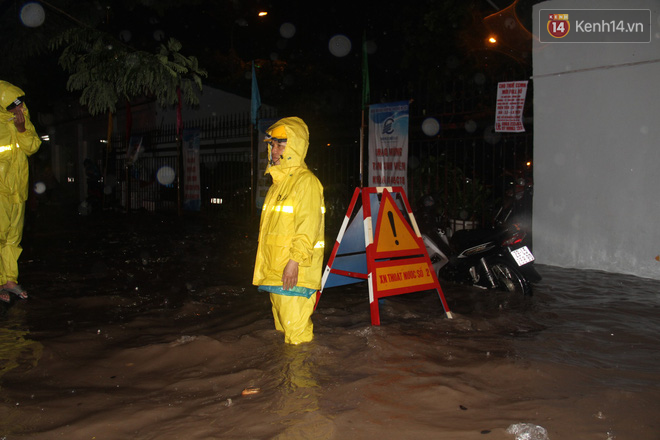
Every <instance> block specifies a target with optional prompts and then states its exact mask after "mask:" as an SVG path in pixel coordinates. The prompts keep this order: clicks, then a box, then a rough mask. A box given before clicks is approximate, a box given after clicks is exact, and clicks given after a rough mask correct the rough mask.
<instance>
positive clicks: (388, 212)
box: [387, 211, 399, 245]
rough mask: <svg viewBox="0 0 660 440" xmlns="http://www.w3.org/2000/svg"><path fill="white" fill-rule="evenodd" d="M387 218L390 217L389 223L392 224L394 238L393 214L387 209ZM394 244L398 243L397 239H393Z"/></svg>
mask: <svg viewBox="0 0 660 440" xmlns="http://www.w3.org/2000/svg"><path fill="white" fill-rule="evenodd" d="M387 218H389V219H390V225H392V232H394V238H396V227H395V226H394V214H392V211H387ZM394 243H395V244H397V245H398V244H399V240H394Z"/></svg>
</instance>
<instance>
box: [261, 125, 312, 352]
mask: <svg viewBox="0 0 660 440" xmlns="http://www.w3.org/2000/svg"><path fill="white" fill-rule="evenodd" d="M266 141H267V142H268V144H269V146H268V167H267V168H266V174H270V175H271V176H272V178H273V185H272V186H271V187H270V189H269V190H268V194H267V195H266V199H265V201H264V206H263V210H262V212H261V223H260V226H259V246H258V248H257V258H256V261H255V266H254V278H253V280H252V283H253V284H254V285H257V286H259V290H262V291H266V292H270V300H271V303H272V305H273V317H274V319H275V328H276V329H277V330H279V331H283V332H284V341H285V342H286V343H288V344H300V343H302V342H309V341H311V340H312V338H313V325H312V319H311V316H312V312H313V311H314V305H315V303H316V294H317V291H318V290H319V289H320V288H321V275H322V273H321V272H322V266H323V250H324V249H323V248H324V241H323V240H324V230H325V223H324V211H325V207H324V205H323V186H322V185H321V182H319V180H318V179H317V178H316V176H314V173H312V172H311V171H310V170H309V169H308V168H307V165H306V164H305V156H306V155H307V149H308V147H309V130H308V128H307V125H306V124H305V123H304V122H303V120H302V119H300V118H297V117H289V118H284V119H280V120H279V121H277V122H276V123H275V124H273V125H272V126H271V127H270V128H269V129H268V131H267V138H266Z"/></svg>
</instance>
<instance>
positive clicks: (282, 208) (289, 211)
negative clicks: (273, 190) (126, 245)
mask: <svg viewBox="0 0 660 440" xmlns="http://www.w3.org/2000/svg"><path fill="white" fill-rule="evenodd" d="M273 211H277V212H280V211H281V212H286V213H287V214H293V206H282V205H278V206H273Z"/></svg>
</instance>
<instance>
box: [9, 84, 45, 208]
mask: <svg viewBox="0 0 660 440" xmlns="http://www.w3.org/2000/svg"><path fill="white" fill-rule="evenodd" d="M24 95H25V93H23V90H21V89H19V88H18V87H16V86H14V85H12V84H10V83H8V82H6V81H0V195H2V196H5V197H6V198H7V199H9V200H10V201H11V202H12V203H22V202H25V201H26V200H27V196H28V172H29V169H28V160H27V158H28V156H31V155H32V154H34V153H36V152H37V150H39V146H40V145H41V139H39V136H38V135H37V132H36V131H35V129H34V125H32V122H31V121H30V115H29V113H28V110H27V107H26V105H25V104H23V108H24V111H23V113H25V131H24V132H23V133H19V132H18V130H17V129H16V126H15V125H14V121H13V117H14V114H13V113H12V112H10V111H8V110H7V106H8V105H10V104H11V103H12V102H14V100H15V99H16V98H18V97H20V96H24Z"/></svg>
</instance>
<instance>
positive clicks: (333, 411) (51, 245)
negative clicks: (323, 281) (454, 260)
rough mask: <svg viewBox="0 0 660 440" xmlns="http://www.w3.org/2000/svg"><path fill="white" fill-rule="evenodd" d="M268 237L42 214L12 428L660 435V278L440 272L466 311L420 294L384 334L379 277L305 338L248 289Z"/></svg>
mask: <svg viewBox="0 0 660 440" xmlns="http://www.w3.org/2000/svg"><path fill="white" fill-rule="evenodd" d="M333 239H334V237H332V238H330V241H332V240H333ZM255 240H256V221H246V222H235V221H232V220H231V219H230V218H228V217H226V218H223V217H220V216H217V217H204V216H199V215H196V216H191V215H187V216H185V217H183V218H179V217H177V216H176V215H169V216H167V215H154V214H150V213H147V212H138V213H131V214H129V215H126V214H121V213H110V212H107V213H103V215H102V216H101V215H91V216H78V215H75V212H73V213H72V211H71V210H69V212H65V211H63V210H61V209H59V210H58V209H54V210H52V212H48V213H43V214H40V215H39V217H33V218H30V219H29V222H28V223H26V234H25V239H24V248H25V250H24V253H23V255H22V257H21V261H20V269H21V280H20V281H21V283H22V284H23V285H24V287H26V288H27V289H28V291H29V292H30V295H31V297H30V299H29V300H28V301H26V302H14V304H12V306H11V307H10V308H9V309H7V310H5V311H4V314H3V320H2V326H1V327H2V333H1V334H0V355H1V356H2V365H1V368H0V374H1V375H2V376H0V392H1V393H2V396H3V403H2V404H1V405H0V434H1V435H2V438H5V439H35V440H39V439H53V438H69V439H92V438H93V439H104V438H105V439H118V438H122V439H179V438H180V439H216V438H217V439H225V438H231V439H233V438H236V439H244V438H264V439H265V438H281V439H298V438H314V439H318V438H328V439H330V438H336V439H342V438H357V439H362V438H364V439H369V438H384V439H388V438H402V436H404V437H408V438H429V439H430V438H452V439H474V438H480V439H514V438H516V434H514V433H513V432H514V431H515V430H516V429H517V428H525V427H542V428H543V429H544V430H545V433H546V434H545V436H546V438H551V439H567V438H576V439H577V438H579V439H603V440H604V439H610V440H613V439H633V438H634V439H657V438H659V437H658V432H660V424H658V423H657V421H656V416H657V413H658V411H659V410H660V374H659V373H660V367H659V365H660V350H658V347H659V346H660V321H659V320H658V319H657V317H658V313H659V312H660V295H658V293H657V292H658V291H660V289H658V287H660V282H658V281H654V280H648V279H642V278H638V277H633V276H628V275H621V274H609V273H604V272H599V271H580V270H572V269H562V268H558V267H552V266H544V265H539V266H538V269H539V272H540V273H541V274H542V275H543V276H544V279H543V281H542V282H541V283H540V284H539V285H537V286H536V289H535V295H534V296H533V297H532V298H511V297H509V296H508V295H505V294H497V293H495V294H493V293H488V292H484V291H481V290H478V289H471V288H467V287H464V286H459V285H450V284H447V283H444V282H441V285H442V287H443V290H444V293H445V296H446V298H447V301H448V303H449V306H450V308H451V309H452V312H453V313H454V315H455V319H453V320H448V319H446V318H445V317H444V313H443V310H442V306H441V304H440V301H439V299H438V297H437V295H435V294H433V293H429V292H418V293H413V294H407V295H401V296H396V297H392V298H388V299H386V300H385V301H383V304H381V306H380V314H381V326H379V327H374V326H371V325H370V316H369V304H368V292H367V289H366V286H365V285H364V283H361V284H356V285H353V286H345V287H339V288H333V289H328V290H327V291H326V292H324V294H323V297H322V299H321V302H320V303H319V307H318V309H317V311H316V313H315V314H314V317H313V319H314V325H315V340H314V342H312V343H311V344H306V345H303V346H299V347H289V346H286V345H284V344H283V343H282V337H281V335H280V334H279V333H277V332H276V331H275V330H274V329H273V324H272V317H271V315H270V306H269V301H268V297H267V296H266V295H263V294H260V293H258V292H256V289H255V288H253V287H252V286H251V285H250V280H251V271H252V262H253V259H254V252H255V250H256V243H255ZM247 388H251V389H255V390H256V392H255V393H254V394H245V395H244V394H243V390H245V389H247ZM542 433H543V431H540V430H537V431H536V434H534V436H533V437H520V438H529V439H530V440H542V439H543V435H544V434H542Z"/></svg>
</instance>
